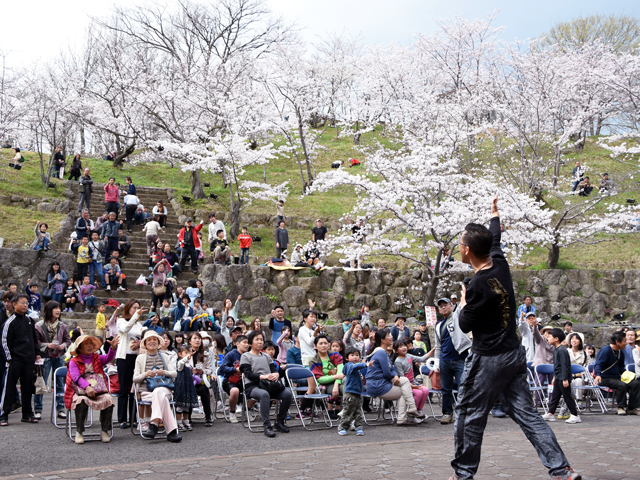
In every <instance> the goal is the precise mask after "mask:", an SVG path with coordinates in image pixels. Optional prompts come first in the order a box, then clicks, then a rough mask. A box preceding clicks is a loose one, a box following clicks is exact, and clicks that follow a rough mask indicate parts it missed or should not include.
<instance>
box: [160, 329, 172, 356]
mask: <svg viewBox="0 0 640 480" xmlns="http://www.w3.org/2000/svg"><path fill="white" fill-rule="evenodd" d="M165 335H166V336H167V337H168V338H169V346H168V347H167V351H173V338H172V337H171V335H170V334H169V332H168V331H166V330H165V331H164V332H162V335H160V336H161V337H163V338H164V336H165ZM161 350H162V349H161Z"/></svg>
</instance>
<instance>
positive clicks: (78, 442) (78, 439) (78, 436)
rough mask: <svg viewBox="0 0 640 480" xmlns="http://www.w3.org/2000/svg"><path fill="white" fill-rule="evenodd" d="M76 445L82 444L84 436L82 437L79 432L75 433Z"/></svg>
mask: <svg viewBox="0 0 640 480" xmlns="http://www.w3.org/2000/svg"><path fill="white" fill-rule="evenodd" d="M76 443H77V444H78V445H80V444H83V443H84V435H82V434H81V433H79V432H76Z"/></svg>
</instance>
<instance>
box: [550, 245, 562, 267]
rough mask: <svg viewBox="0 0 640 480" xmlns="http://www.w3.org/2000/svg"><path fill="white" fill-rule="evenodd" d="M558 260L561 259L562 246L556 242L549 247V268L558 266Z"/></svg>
mask: <svg viewBox="0 0 640 480" xmlns="http://www.w3.org/2000/svg"><path fill="white" fill-rule="evenodd" d="M558 260H560V247H559V246H558V245H557V244H555V243H554V244H553V245H551V248H550V249H549V256H548V257H547V268H557V267H558Z"/></svg>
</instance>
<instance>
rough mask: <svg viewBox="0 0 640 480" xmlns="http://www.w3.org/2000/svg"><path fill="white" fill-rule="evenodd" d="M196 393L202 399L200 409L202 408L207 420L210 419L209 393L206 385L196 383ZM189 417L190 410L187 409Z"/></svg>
mask: <svg viewBox="0 0 640 480" xmlns="http://www.w3.org/2000/svg"><path fill="white" fill-rule="evenodd" d="M196 393H197V394H198V396H199V397H200V399H201V400H202V409H203V410H204V416H205V419H206V420H207V422H210V421H211V419H212V414H211V395H210V394H209V389H208V388H207V386H206V385H196ZM189 418H191V410H189Z"/></svg>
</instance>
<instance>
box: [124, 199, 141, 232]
mask: <svg viewBox="0 0 640 480" xmlns="http://www.w3.org/2000/svg"><path fill="white" fill-rule="evenodd" d="M137 209H138V205H127V208H126V211H125V218H126V220H127V230H129V231H131V229H132V228H133V217H134V216H135V214H136V210H137Z"/></svg>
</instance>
